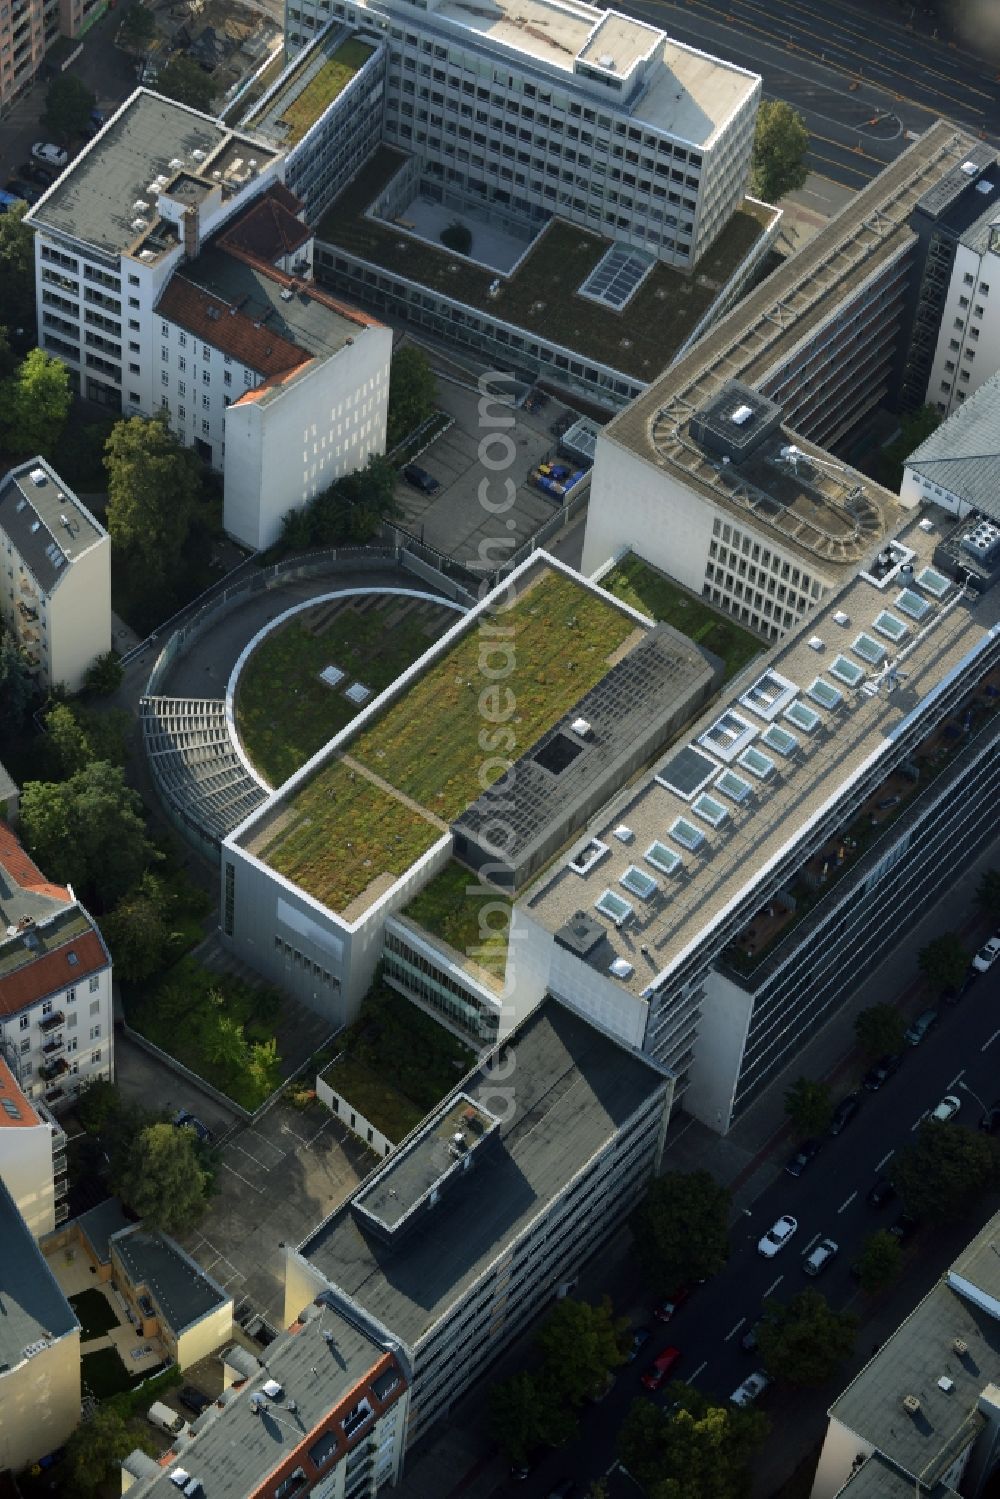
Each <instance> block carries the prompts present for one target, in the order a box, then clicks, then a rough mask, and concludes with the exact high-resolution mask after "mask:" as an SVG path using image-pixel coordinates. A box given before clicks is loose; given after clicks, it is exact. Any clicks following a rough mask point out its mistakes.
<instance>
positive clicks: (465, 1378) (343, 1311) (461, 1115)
mask: <svg viewBox="0 0 1000 1499" xmlns="http://www.w3.org/2000/svg"><path fill="white" fill-rule="evenodd" d="M509 1042H510V1044H509V1047H506V1046H505V1047H502V1048H501V1049H500V1050H499V1051H494V1052H492V1053H491V1054H490V1055H489V1056H488V1057H487V1058H486V1060H485V1061H484V1063H483V1065H482V1066H480V1067H478V1068H477V1069H476V1071H475V1072H474V1073H472V1074H471V1075H470V1076H469V1077H467V1078H466V1079H465V1080H464V1081H463V1082H462V1083H461V1084H460V1085H459V1086H458V1088H456V1090H455V1092H454V1093H453V1094H452V1095H451V1096H450V1097H449V1098H448V1099H446V1100H445V1101H444V1103H442V1104H441V1105H440V1106H439V1108H438V1109H436V1110H435V1111H434V1113H433V1114H432V1115H430V1116H429V1118H428V1119H427V1120H425V1121H424V1123H423V1125H421V1126H420V1128H419V1129H418V1130H416V1131H415V1132H414V1133H413V1134H411V1135H410V1136H409V1138H408V1139H407V1140H406V1141H405V1142H404V1144H403V1145H402V1146H401V1147H400V1148H399V1149H397V1150H396V1151H394V1152H393V1154H392V1155H391V1156H390V1157H389V1158H388V1159H387V1160H386V1162H385V1163H384V1164H383V1165H382V1166H381V1167H380V1168H379V1169H378V1170H377V1171H376V1172H375V1173H374V1174H373V1175H372V1176H370V1177H368V1179H367V1180H366V1181H365V1182H363V1183H362V1184H361V1186H360V1187H358V1188H357V1189H356V1191H355V1192H354V1194H353V1195H352V1196H351V1197H350V1198H349V1199H348V1201H347V1202H346V1203H345V1204H344V1205H343V1206H342V1207H340V1208H338V1209H337V1210H336V1211H335V1212H334V1213H333V1214H332V1215H331V1216H330V1217H329V1218H328V1219H327V1220H326V1221H325V1222H324V1223H322V1224H320V1225H319V1227H318V1228H317V1229H316V1230H315V1231H314V1232H313V1233H312V1234H311V1235H310V1236H309V1238H308V1239H306V1241H305V1242H304V1243H303V1244H301V1245H300V1246H299V1248H298V1249H297V1250H289V1251H288V1255H287V1261H286V1271H285V1312H286V1317H288V1316H294V1315H296V1310H297V1309H301V1308H302V1307H303V1306H308V1305H309V1304H310V1303H313V1302H316V1301H318V1302H319V1303H320V1304H325V1305H328V1306H329V1307H331V1308H332V1309H333V1310H334V1311H335V1312H336V1313H338V1314H339V1315H340V1316H342V1317H344V1318H345V1319H346V1320H348V1321H351V1322H353V1323H355V1324H356V1325H359V1326H362V1327H365V1328H366V1329H368V1330H369V1332H370V1335H371V1336H372V1337H373V1338H375V1339H377V1340H379V1341H382V1342H384V1343H386V1344H387V1345H392V1346H396V1347H398V1348H399V1349H400V1350H401V1356H402V1358H403V1360H405V1364H406V1366H407V1368H408V1369H409V1371H410V1379H411V1392H410V1405H409V1413H408V1424H407V1431H406V1446H407V1448H409V1447H411V1446H412V1445H413V1443H414V1442H415V1441H417V1440H418V1439H419V1437H420V1436H421V1435H422V1434H423V1433H425V1432H426V1431H427V1430H428V1428H429V1427H430V1426H431V1425H432V1424H433V1423H434V1422H435V1421H437V1420H439V1419H440V1418H441V1417H443V1416H444V1415H446V1414H447V1412H448V1410H449V1409H450V1408H451V1407H452V1406H453V1405H454V1404H455V1403H456V1402H457V1401H458V1400H459V1399H461V1398H462V1396H464V1395H465V1394H467V1393H468V1391H469V1389H470V1387H471V1386H472V1385H473V1384H474V1383H475V1382H476V1381H478V1380H480V1379H482V1377H483V1376H484V1375H485V1374H486V1373H487V1371H488V1370H489V1368H490V1366H491V1365H492V1364H493V1363H494V1361H495V1360H496V1358H497V1357H498V1356H499V1355H500V1354H501V1353H502V1352H503V1350H504V1349H505V1348H507V1347H508V1346H509V1345H510V1343H511V1341H512V1340H513V1339H514V1338H515V1337H517V1336H518V1335H519V1334H520V1333H521V1332H523V1331H524V1329H525V1327H526V1326H527V1325H528V1323H529V1322H530V1321H531V1320H532V1319H533V1318H534V1317H535V1316H536V1315H537V1314H538V1313H539V1311H541V1309H542V1308H543V1307H544V1305H545V1303H546V1302H547V1301H551V1300H552V1299H553V1298H554V1297H555V1296H557V1295H559V1294H560V1292H561V1293H562V1294H565V1293H566V1291H568V1290H569V1289H570V1287H571V1286H572V1283H573V1280H574V1277H575V1276H576V1274H577V1272H578V1270H579V1268H580V1266H581V1265H582V1264H583V1263H584V1262H585V1261H586V1260H587V1259H589V1258H590V1256H591V1255H592V1254H594V1252H595V1251H596V1250H597V1249H599V1248H600V1246H601V1244H602V1243H603V1242H604V1241H605V1240H606V1239H607V1238H609V1237H610V1235H611V1234H612V1233H614V1232H615V1230H616V1229H617V1228H618V1227H619V1226H620V1225H621V1223H622V1221H623V1220H624V1219H625V1217H626V1216H627V1214H628V1212H629V1211H630V1210H631V1208H632V1207H633V1206H634V1205H635V1204H636V1202H637V1201H638V1199H639V1197H640V1196H641V1194H642V1191H643V1189H644V1187H645V1184H646V1182H647V1181H648V1179H649V1177H650V1176H651V1175H652V1174H653V1173H654V1172H655V1171H656V1170H657V1168H658V1166H659V1161H660V1155H661V1152H662V1145H663V1135H664V1129H665V1121H666V1113H667V1110H668V1107H669V1103H670V1090H671V1078H670V1076H669V1074H668V1073H667V1072H666V1071H665V1070H664V1069H661V1068H659V1067H657V1066H656V1065H655V1064H651V1063H650V1062H649V1061H647V1060H646V1059H645V1058H643V1057H642V1056H640V1055H638V1054H636V1053H634V1052H633V1051H632V1050H631V1049H630V1048H629V1047H627V1046H624V1045H622V1044H620V1043H618V1042H615V1041H613V1040H611V1039H610V1038H609V1037H608V1036H606V1035H605V1034H603V1033H602V1032H601V1031H600V1030H598V1029H597V1028H596V1027H594V1026H591V1025H589V1024H588V1023H587V1022H586V1021H584V1020H582V1019H580V1018H579V1017H578V1016H576V1015H573V1014H571V1013H570V1012H569V1010H568V1009H566V1008H564V1007H563V1006H562V1005H560V1004H558V1003H557V1002H556V1001H554V1000H551V999H549V1000H546V1001H545V1002H544V1003H543V1004H541V1005H539V1006H538V1008H537V1009H536V1010H535V1011H534V1013H533V1014H532V1015H530V1016H529V1017H528V1019H527V1020H525V1021H524V1022H523V1023H522V1024H521V1025H520V1026H519V1027H518V1028H517V1029H516V1030H515V1031H514V1032H513V1033H512V1035H511V1037H510V1038H509Z"/></svg>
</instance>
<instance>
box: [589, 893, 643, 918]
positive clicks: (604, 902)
mask: <svg viewBox="0 0 1000 1499" xmlns="http://www.w3.org/2000/svg"><path fill="white" fill-rule="evenodd" d="M594 909H595V910H596V911H600V913H601V915H602V916H607V918H608V920H609V921H613V922H614V924H615V926H621V925H622V924H623V923H624V922H626V921H628V919H629V917H630V916H631V915H632V914H633V911H634V909H635V908H634V907H633V906H632V905H631V904H630V903H629V901H627V900H624V899H623V898H622V896H620V895H616V894H615V892H614V891H613V890H603V891H602V892H601V894H600V895H599V896H598V898H597V899H596V900H595V901H594Z"/></svg>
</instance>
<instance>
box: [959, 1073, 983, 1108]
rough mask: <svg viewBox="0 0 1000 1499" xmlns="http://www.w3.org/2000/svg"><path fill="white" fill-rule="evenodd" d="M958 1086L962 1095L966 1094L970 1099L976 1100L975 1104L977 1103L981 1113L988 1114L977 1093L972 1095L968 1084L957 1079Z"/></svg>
mask: <svg viewBox="0 0 1000 1499" xmlns="http://www.w3.org/2000/svg"><path fill="white" fill-rule="evenodd" d="M958 1086H959V1087H960V1088H961V1090H962V1092H963V1093H968V1095H969V1097H970V1098H974V1099H975V1100H976V1102H977V1103H978V1105H979V1107H980V1108H981V1109H982V1111H983V1113H984V1114H985V1113H988V1110H987V1108H986V1105H985V1104H984V1103H983V1100H982V1099H981V1098H980V1096H979V1094H978V1093H974V1092H973V1091H972V1089H971V1088H970V1087H969V1085H968V1083H963V1082H962V1080H961V1078H959V1081H958Z"/></svg>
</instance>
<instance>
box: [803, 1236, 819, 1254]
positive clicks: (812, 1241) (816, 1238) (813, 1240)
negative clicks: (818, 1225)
mask: <svg viewBox="0 0 1000 1499" xmlns="http://www.w3.org/2000/svg"><path fill="white" fill-rule="evenodd" d="M818 1243H819V1234H813V1236H812V1238H811V1239H810V1240H809V1243H808V1244H807V1245H806V1247H805V1249H803V1251H802V1253H803V1254H808V1253H809V1251H810V1249H811V1248H812V1247H813V1245H814V1244H818Z"/></svg>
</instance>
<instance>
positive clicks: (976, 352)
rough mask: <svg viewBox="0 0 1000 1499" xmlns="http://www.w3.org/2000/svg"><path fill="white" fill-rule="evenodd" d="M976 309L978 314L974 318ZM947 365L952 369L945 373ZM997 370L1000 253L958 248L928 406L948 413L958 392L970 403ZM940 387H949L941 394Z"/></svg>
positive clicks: (957, 401) (999, 361) (999, 356)
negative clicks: (974, 393)
mask: <svg viewBox="0 0 1000 1499" xmlns="http://www.w3.org/2000/svg"><path fill="white" fill-rule="evenodd" d="M970 278H971V280H970ZM984 288H986V289H985V290H984ZM963 300H964V301H965V302H966V306H964V307H963V306H962V302H963ZM978 308H982V312H981V313H980V314H978V315H977V309H978ZM970 356H971V357H970ZM949 364H953V365H954V369H951V370H949V369H948V365H949ZM998 370H1000V255H997V254H995V253H992V252H990V251H987V252H986V254H985V255H982V256H980V255H979V254H977V252H976V251H975V250H971V249H969V248H968V246H967V245H963V244H959V245H958V246H957V247H956V252H955V264H954V266H953V268H952V273H951V282H950V283H949V286H948V295H947V297H946V299H945V304H944V313H943V315H942V317H941V328H940V332H939V333H938V341H937V348H936V350H935V352H934V362H933V364H932V365H931V375H930V379H929V380H928V382H927V403H928V405H931V406H937V407H938V409H939V410H941V411H942V412H943V413H944V414H945V415H948V414H950V413H951V412H952V411H954V410H955V408H956V406H959V405H961V401H960V399H959V395H960V393H963V394H964V395H965V398H966V400H968V398H969V396H970V395H971V394H972V392H973V391H974V390H978V389H979V387H980V385H982V383H983V381H984V380H988V379H989V378H990V376H991V375H995V374H996V373H997V371H998ZM963 371H965V372H967V373H968V376H969V378H968V380H962V379H961V378H960V376H961V374H962V372H963ZM943 383H946V384H948V385H949V386H950V389H949V390H944V389H943V388H942V385H943Z"/></svg>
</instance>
